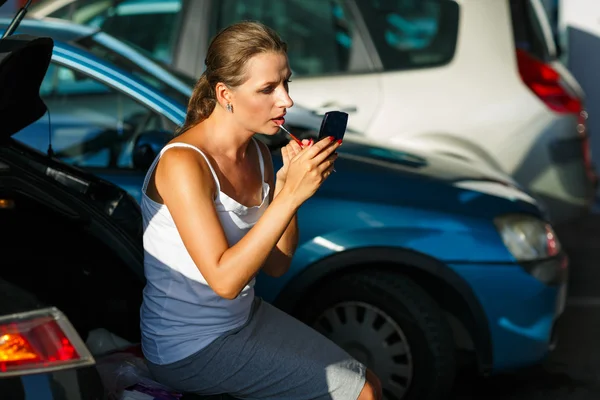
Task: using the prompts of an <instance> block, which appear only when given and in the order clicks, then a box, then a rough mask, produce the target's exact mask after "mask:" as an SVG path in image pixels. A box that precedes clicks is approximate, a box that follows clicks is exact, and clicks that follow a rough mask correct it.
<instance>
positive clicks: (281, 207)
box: [155, 140, 338, 299]
mask: <svg viewBox="0 0 600 400" xmlns="http://www.w3.org/2000/svg"><path fill="white" fill-rule="evenodd" d="M337 147H338V145H337V144H335V142H334V143H331V142H328V141H326V140H325V141H322V142H319V143H315V144H314V145H313V146H312V147H311V148H309V149H306V152H303V154H301V155H300V156H299V157H297V158H296V161H295V162H296V163H297V164H298V165H296V168H295V173H294V179H293V180H291V182H288V185H286V187H284V188H283V189H282V190H281V191H280V193H279V194H278V195H277V196H276V197H275V198H274V199H273V202H272V203H271V204H270V206H269V207H267V209H266V210H265V213H264V214H263V216H262V217H261V218H260V219H259V221H258V222H257V223H256V224H255V225H254V227H252V228H251V229H250V231H248V233H247V234H246V235H244V237H243V238H242V239H241V240H240V241H239V242H238V243H236V244H235V245H234V246H231V247H229V244H228V242H227V238H226V236H225V233H224V231H223V228H222V227H221V223H220V221H219V218H218V215H217V212H216V210H215V206H214V190H215V185H214V183H213V182H214V179H213V177H212V174H211V172H210V170H209V168H208V165H207V164H206V161H205V160H204V158H203V157H202V156H201V155H200V154H198V153H197V152H195V151H193V150H190V149H184V148H174V149H170V150H169V151H168V152H166V153H165V154H164V155H163V157H162V158H161V160H160V162H159V163H158V165H157V168H156V176H155V184H156V188H157V191H158V193H159V195H160V196H161V198H162V199H163V202H164V204H165V205H166V206H167V207H168V209H169V211H170V213H171V215H172V217H173V220H174V221H175V225H176V226H177V230H178V231H179V234H180V236H181V239H182V241H183V243H184V245H185V247H186V249H187V251H188V252H189V254H190V256H191V257H192V260H193V261H194V263H195V264H196V266H197V267H198V269H199V270H200V272H201V273H202V275H203V276H204V278H205V279H206V281H207V282H208V284H209V285H210V287H211V288H212V289H213V290H214V291H215V293H217V294H218V295H219V296H221V297H224V298H227V299H234V298H235V297H237V296H238V294H239V293H240V292H241V290H242V289H243V288H244V286H245V285H246V284H247V283H248V282H249V281H250V280H251V279H252V277H253V276H254V275H255V274H256V273H257V272H258V271H259V270H260V269H261V267H262V266H263V265H264V264H265V262H266V261H267V259H268V258H269V256H270V255H271V252H272V250H273V248H274V247H275V246H276V245H277V244H278V243H279V241H280V240H281V238H282V236H283V234H284V232H285V231H286V230H287V228H288V226H289V225H290V223H291V221H292V219H293V217H294V215H295V213H296V210H297V209H298V207H299V206H300V204H301V203H302V202H303V201H304V200H305V197H306V198H307V196H310V193H314V191H315V190H316V189H317V188H318V186H319V185H320V183H321V182H322V180H323V174H324V173H325V171H327V170H330V169H331V168H332V165H333V164H332V163H333V159H334V157H332V156H331V154H332V153H333V151H335V149H336V148H337ZM326 160H329V161H326ZM324 161H325V162H324ZM288 181H290V179H288ZM288 186H289V188H288Z"/></svg>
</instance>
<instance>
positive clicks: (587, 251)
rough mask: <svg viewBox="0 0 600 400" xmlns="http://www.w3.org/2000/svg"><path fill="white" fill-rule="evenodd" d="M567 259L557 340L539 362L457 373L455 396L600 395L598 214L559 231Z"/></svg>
mask: <svg viewBox="0 0 600 400" xmlns="http://www.w3.org/2000/svg"><path fill="white" fill-rule="evenodd" d="M558 236H559V239H560V240H561V242H562V244H563V246H564V248H565V249H566V251H567V252H568V254H569V257H570V259H571V272H570V281H569V295H568V300H567V307H566V309H565V312H564V314H563V320H562V321H561V324H560V327H559V342H558V346H557V347H556V349H555V350H554V352H553V353H551V354H550V356H549V357H548V359H547V361H546V362H545V363H544V364H543V365H540V366H536V367H533V368H529V369H527V370H522V371H519V372H515V373H510V374H503V375H498V376H493V377H489V378H475V379H474V378H473V377H472V376H471V375H469V374H468V373H465V374H463V376H461V377H460V378H459V379H458V382H457V385H456V386H457V387H456V389H455V391H454V393H453V394H452V395H451V396H449V398H450V399H453V400H467V399H469V400H471V399H499V400H538V399H539V400H541V399H544V400H598V399H600V265H598V263H599V261H600V214H594V215H592V216H590V217H586V218H585V219H583V220H581V221H578V222H577V223H574V224H572V225H570V226H568V227H562V229H560V230H559V231H558Z"/></svg>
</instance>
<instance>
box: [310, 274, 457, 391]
mask: <svg viewBox="0 0 600 400" xmlns="http://www.w3.org/2000/svg"><path fill="white" fill-rule="evenodd" d="M301 308H302V310H300V311H299V313H298V317H299V318H300V319H301V320H303V321H304V322H305V323H307V324H308V325H310V326H312V327H313V328H314V329H316V330H317V331H319V332H320V333H322V334H323V335H325V336H326V337H328V338H329V339H331V340H332V341H333V342H335V343H336V344H337V345H339V346H340V347H342V348H343V349H344V350H346V351H347V352H348V353H349V354H350V355H352V356H353V357H354V358H356V359H357V360H359V361H361V362H362V363H363V364H365V365H366V366H367V367H368V368H369V369H371V370H372V371H373V372H374V373H375V374H376V375H377V376H378V378H379V379H380V380H381V383H382V387H383V392H384V398H385V399H387V400H413V399H419V400H438V399H445V398H446V396H447V395H448V393H449V392H450V390H451V387H452V385H453V383H454V376H455V370H456V362H455V356H454V352H455V349H454V340H453V334H452V329H451V328H450V326H449V324H448V321H447V320H446V317H445V316H444V314H443V312H442V310H441V309H440V307H439V306H438V305H437V304H436V303H435V301H434V300H433V299H432V298H431V297H430V296H429V295H428V294H427V293H426V292H425V291H424V290H423V289H421V287H420V286H418V285H417V284H416V283H414V282H413V281H412V280H410V279H409V278H408V277H406V276H404V275H401V274H389V273H378V272H373V271H369V272H368V273H367V272H365V273H364V274H362V273H352V274H348V275H342V276H339V277H335V278H334V279H331V280H329V281H328V282H326V283H324V284H323V285H321V286H320V287H319V288H318V289H316V290H315V291H314V292H311V293H310V295H309V296H307V297H306V299H305V301H304V302H303V303H302V306H301Z"/></svg>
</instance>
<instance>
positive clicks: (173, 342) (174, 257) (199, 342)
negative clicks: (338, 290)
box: [140, 140, 270, 364]
mask: <svg viewBox="0 0 600 400" xmlns="http://www.w3.org/2000/svg"><path fill="white" fill-rule="evenodd" d="M254 144H255V145H256V150H257V152H258V155H259V160H260V173H261V176H262V182H263V183H262V202H261V204H260V206H254V207H246V206H244V205H242V204H240V203H238V202H237V201H235V200H233V199H232V198H231V197H229V196H227V195H226V194H225V193H223V192H221V185H220V184H219V178H218V177H217V174H216V173H215V171H214V169H213V168H212V165H211V164H210V161H209V160H208V158H207V157H206V155H205V154H204V153H202V151H200V149H198V148H196V147H194V146H192V145H189V144H185V143H172V144H169V145H167V146H165V147H164V148H163V149H162V150H161V152H160V154H159V155H158V156H157V157H156V159H155V160H154V162H153V163H152V166H151V167H150V169H149V170H148V172H147V174H146V178H145V179H144V185H143V187H142V202H141V209H142V217H143V224H144V236H143V241H144V273H145V276H146V286H145V287H144V292H143V302H142V307H141V311H140V319H141V322H140V325H141V331H142V350H143V352H144V356H145V357H146V358H147V359H148V360H149V361H151V362H153V363H155V364H168V363H172V362H175V361H178V360H181V359H183V358H185V357H187V356H189V355H192V354H194V353H196V352H198V351H199V350H201V349H202V348H204V347H205V346H207V345H208V344H209V343H211V342H212V341H213V340H215V339H216V338H217V337H219V336H220V335H221V334H223V333H224V332H226V331H229V330H231V329H234V328H236V327H238V326H241V325H243V324H244V323H245V322H246V320H247V318H248V315H249V312H250V307H251V305H252V301H253V299H254V279H252V281H251V282H249V283H248V285H246V287H244V289H243V290H242V292H241V293H240V295H239V296H238V297H237V298H235V299H233V300H227V299H224V298H222V297H220V296H219V295H217V294H216V293H215V292H214V291H213V290H212V289H211V288H210V286H209V285H208V284H207V282H206V280H205V279H204V277H203V276H202V274H201V273H200V270H199V269H198V268H197V267H196V264H195V263H194V261H193V260H192V258H191V256H190V255H189V253H188V252H187V250H186V248H185V246H184V244H183V241H182V240H181V237H180V236H179V232H178V231H177V228H176V226H175V223H174V222H173V218H172V217H171V213H170V212H169V209H168V208H167V207H166V206H165V205H163V204H159V203H156V202H155V201H153V200H152V199H150V198H149V197H148V196H147V195H146V188H147V186H148V181H149V179H150V177H151V176H152V172H153V171H154V168H155V167H156V164H157V163H158V160H159V159H160V157H161V156H162V155H163V154H164V152H165V151H167V150H168V149H170V148H172V147H188V148H191V149H194V150H196V151H197V152H199V153H200V154H201V155H202V156H203V157H204V159H205V160H206V163H207V164H208V166H209V168H210V171H211V173H212V175H213V177H214V179H215V183H216V185H217V190H218V194H217V196H216V198H215V200H214V202H215V208H216V210H217V213H218V215H219V219H220V221H221V225H222V226H223V230H224V231H225V235H226V236H227V240H228V242H229V246H233V245H234V244H236V243H237V242H238V241H239V240H240V239H241V238H242V237H243V236H244V235H245V234H246V232H248V231H249V230H250V228H252V227H253V226H254V224H255V223H256V222H257V221H258V219H259V218H260V216H261V215H262V214H263V213H264V211H265V209H266V208H267V206H268V204H269V189H270V188H269V184H268V183H266V182H265V174H264V160H263V156H262V151H260V147H259V145H258V142H257V141H256V140H254ZM206 234H208V233H207V232H203V230H202V227H201V226H199V227H198V235H206Z"/></svg>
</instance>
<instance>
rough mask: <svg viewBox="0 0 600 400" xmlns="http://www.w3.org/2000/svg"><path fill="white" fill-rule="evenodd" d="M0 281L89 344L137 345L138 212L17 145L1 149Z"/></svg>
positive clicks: (118, 196) (84, 177)
mask: <svg viewBox="0 0 600 400" xmlns="http://www.w3.org/2000/svg"><path fill="white" fill-rule="evenodd" d="M0 220H1V221H2V225H1V226H2V230H1V231H0V249H1V253H2V268H1V269H0V271H1V272H0V275H1V276H2V277H3V278H4V279H6V280H8V281H10V282H13V283H14V284H16V285H18V286H19V287H21V288H23V289H25V290H27V291H29V292H31V293H35V294H36V296H38V298H39V299H40V300H41V301H43V302H44V303H46V304H51V305H54V306H56V307H58V308H60V309H61V310H62V311H63V312H65V314H66V315H68V317H69V318H70V319H71V321H72V322H73V325H74V326H75V328H76V329H77V331H78V332H79V334H80V335H81V337H82V338H83V339H84V340H85V339H86V337H87V334H88V332H89V331H90V330H93V329H97V328H105V329H108V330H109V331H111V332H114V333H115V334H117V335H119V336H121V337H123V338H125V339H127V340H129V341H133V342H139V335H140V333H139V307H140V304H141V296H142V289H143V285H144V278H143V249H142V242H141V235H142V228H141V227H142V223H141V214H140V211H139V206H138V205H137V203H136V202H135V200H134V199H132V198H131V197H130V196H129V195H127V194H126V193H125V192H124V191H123V190H121V189H119V188H117V187H116V186H114V185H112V184H110V183H107V182H104V181H102V180H100V179H98V178H96V177H94V176H91V175H89V174H87V173H84V172H82V171H79V170H77V169H74V168H72V167H68V166H66V165H64V164H61V163H58V162H56V161H54V160H52V159H50V158H49V157H47V156H46V155H44V154H42V153H39V152H37V151H35V150H32V149H29V148H27V147H25V146H23V145H21V144H19V143H18V142H16V141H14V140H10V141H7V142H5V143H4V144H2V145H1V146H0Z"/></svg>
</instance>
